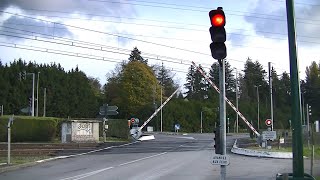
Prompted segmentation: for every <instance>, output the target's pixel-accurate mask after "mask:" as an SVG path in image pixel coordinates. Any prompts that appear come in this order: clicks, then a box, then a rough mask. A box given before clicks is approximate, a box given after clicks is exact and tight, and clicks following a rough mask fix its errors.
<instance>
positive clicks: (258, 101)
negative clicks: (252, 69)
mask: <svg viewBox="0 0 320 180" xmlns="http://www.w3.org/2000/svg"><path fill="white" fill-rule="evenodd" d="M260 86H261V85H257V86H254V87H256V88H257V103H258V112H257V114H258V130H259V129H260V125H259V124H260V117H259V116H260V105H259V104H260V100H259V87H260Z"/></svg>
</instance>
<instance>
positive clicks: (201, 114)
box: [200, 111, 203, 133]
mask: <svg viewBox="0 0 320 180" xmlns="http://www.w3.org/2000/svg"><path fill="white" fill-rule="evenodd" d="M202 112H203V111H201V113H200V133H202Z"/></svg>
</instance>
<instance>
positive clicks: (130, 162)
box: [117, 152, 168, 167]
mask: <svg viewBox="0 0 320 180" xmlns="http://www.w3.org/2000/svg"><path fill="white" fill-rule="evenodd" d="M167 153H168V152H163V153H160V154H156V155H152V156H148V157H144V158H141V159H137V160H134V161H129V162H126V163H122V164H119V165H118V166H117V167H120V166H124V165H127V164H132V163H135V162H139V161H142V160H145V159H150V158H153V157H157V156H162V155H164V154H167Z"/></svg>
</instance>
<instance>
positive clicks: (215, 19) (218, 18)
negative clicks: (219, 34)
mask: <svg viewBox="0 0 320 180" xmlns="http://www.w3.org/2000/svg"><path fill="white" fill-rule="evenodd" d="M209 17H210V21H211V25H212V26H213V27H223V26H225V25H226V16H225V15H224V12H223V10H222V9H217V10H211V11H210V12H209Z"/></svg>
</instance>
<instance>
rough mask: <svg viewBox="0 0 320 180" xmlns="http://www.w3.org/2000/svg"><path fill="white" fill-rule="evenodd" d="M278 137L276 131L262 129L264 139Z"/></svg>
mask: <svg viewBox="0 0 320 180" xmlns="http://www.w3.org/2000/svg"><path fill="white" fill-rule="evenodd" d="M276 138H277V132H276V131H262V139H263V140H271V141H273V140H275V139H276Z"/></svg>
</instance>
